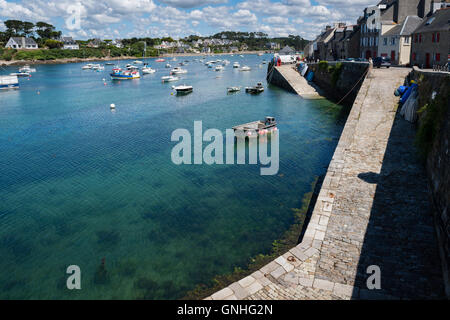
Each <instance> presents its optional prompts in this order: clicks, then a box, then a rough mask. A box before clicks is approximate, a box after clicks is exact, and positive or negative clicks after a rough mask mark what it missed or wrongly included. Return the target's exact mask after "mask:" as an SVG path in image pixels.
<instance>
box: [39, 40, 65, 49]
mask: <svg viewBox="0 0 450 320" xmlns="http://www.w3.org/2000/svg"><path fill="white" fill-rule="evenodd" d="M44 44H45V46H46V47H47V48H49V49H59V48H61V47H62V46H63V43H62V42H61V41H57V40H52V39H48V40H46V41H45V42H44Z"/></svg>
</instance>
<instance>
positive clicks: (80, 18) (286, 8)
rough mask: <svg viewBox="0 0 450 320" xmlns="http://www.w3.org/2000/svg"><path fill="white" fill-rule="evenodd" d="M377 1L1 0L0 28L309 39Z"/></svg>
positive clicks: (105, 35) (82, 34)
mask: <svg viewBox="0 0 450 320" xmlns="http://www.w3.org/2000/svg"><path fill="white" fill-rule="evenodd" d="M376 2H377V1H375V0H0V30H4V28H5V27H4V24H3V21H6V20H8V19H16V20H25V21H31V22H37V21H44V22H48V23H51V24H53V25H54V26H56V28H57V30H61V31H62V32H63V35H64V36H72V37H74V38H75V39H79V40H85V39H90V38H102V39H116V38H119V39H121V38H131V37H151V38H156V37H165V36H170V37H172V38H175V39H179V38H183V37H185V36H188V35H191V34H195V35H200V36H209V35H213V34H215V33H218V32H220V31H248V32H251V31H255V32H257V31H261V32H265V33H267V34H268V35H269V36H271V37H275V36H288V35H290V34H293V35H300V36H302V37H303V38H305V39H313V38H314V37H315V36H316V35H317V34H318V33H320V31H321V29H323V28H324V27H325V25H327V24H332V23H333V22H346V23H349V24H354V23H356V20H357V18H358V17H359V16H360V15H362V11H363V9H364V8H365V7H367V6H368V5H371V4H375V3H376Z"/></svg>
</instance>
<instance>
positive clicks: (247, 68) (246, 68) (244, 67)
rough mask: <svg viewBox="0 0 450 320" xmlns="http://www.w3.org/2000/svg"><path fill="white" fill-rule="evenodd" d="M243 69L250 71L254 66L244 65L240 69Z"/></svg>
mask: <svg viewBox="0 0 450 320" xmlns="http://www.w3.org/2000/svg"><path fill="white" fill-rule="evenodd" d="M239 70H241V71H250V70H252V68H250V67H249V66H243V67H242V68H241V69H239Z"/></svg>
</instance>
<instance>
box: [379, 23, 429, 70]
mask: <svg viewBox="0 0 450 320" xmlns="http://www.w3.org/2000/svg"><path fill="white" fill-rule="evenodd" d="M421 23H422V19H421V18H419V17H418V16H407V17H406V19H405V20H404V21H403V23H399V24H396V23H389V22H387V23H384V22H382V24H381V36H380V40H379V45H378V52H379V55H380V56H381V57H389V58H390V59H391V63H392V64H397V65H409V63H410V56H411V42H412V41H411V35H412V33H413V32H414V30H415V29H416V28H417V27H418V26H419V25H420V24H421Z"/></svg>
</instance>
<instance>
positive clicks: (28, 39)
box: [12, 37, 37, 46]
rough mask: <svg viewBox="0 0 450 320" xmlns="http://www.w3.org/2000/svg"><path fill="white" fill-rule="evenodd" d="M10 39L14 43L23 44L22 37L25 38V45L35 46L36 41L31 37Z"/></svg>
mask: <svg viewBox="0 0 450 320" xmlns="http://www.w3.org/2000/svg"><path fill="white" fill-rule="evenodd" d="M12 39H13V40H14V41H15V42H16V43H18V44H20V45H22V44H23V39H25V45H26V46H28V45H30V46H32V45H35V46H37V43H36V42H35V41H34V40H33V39H32V38H25V37H12Z"/></svg>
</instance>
